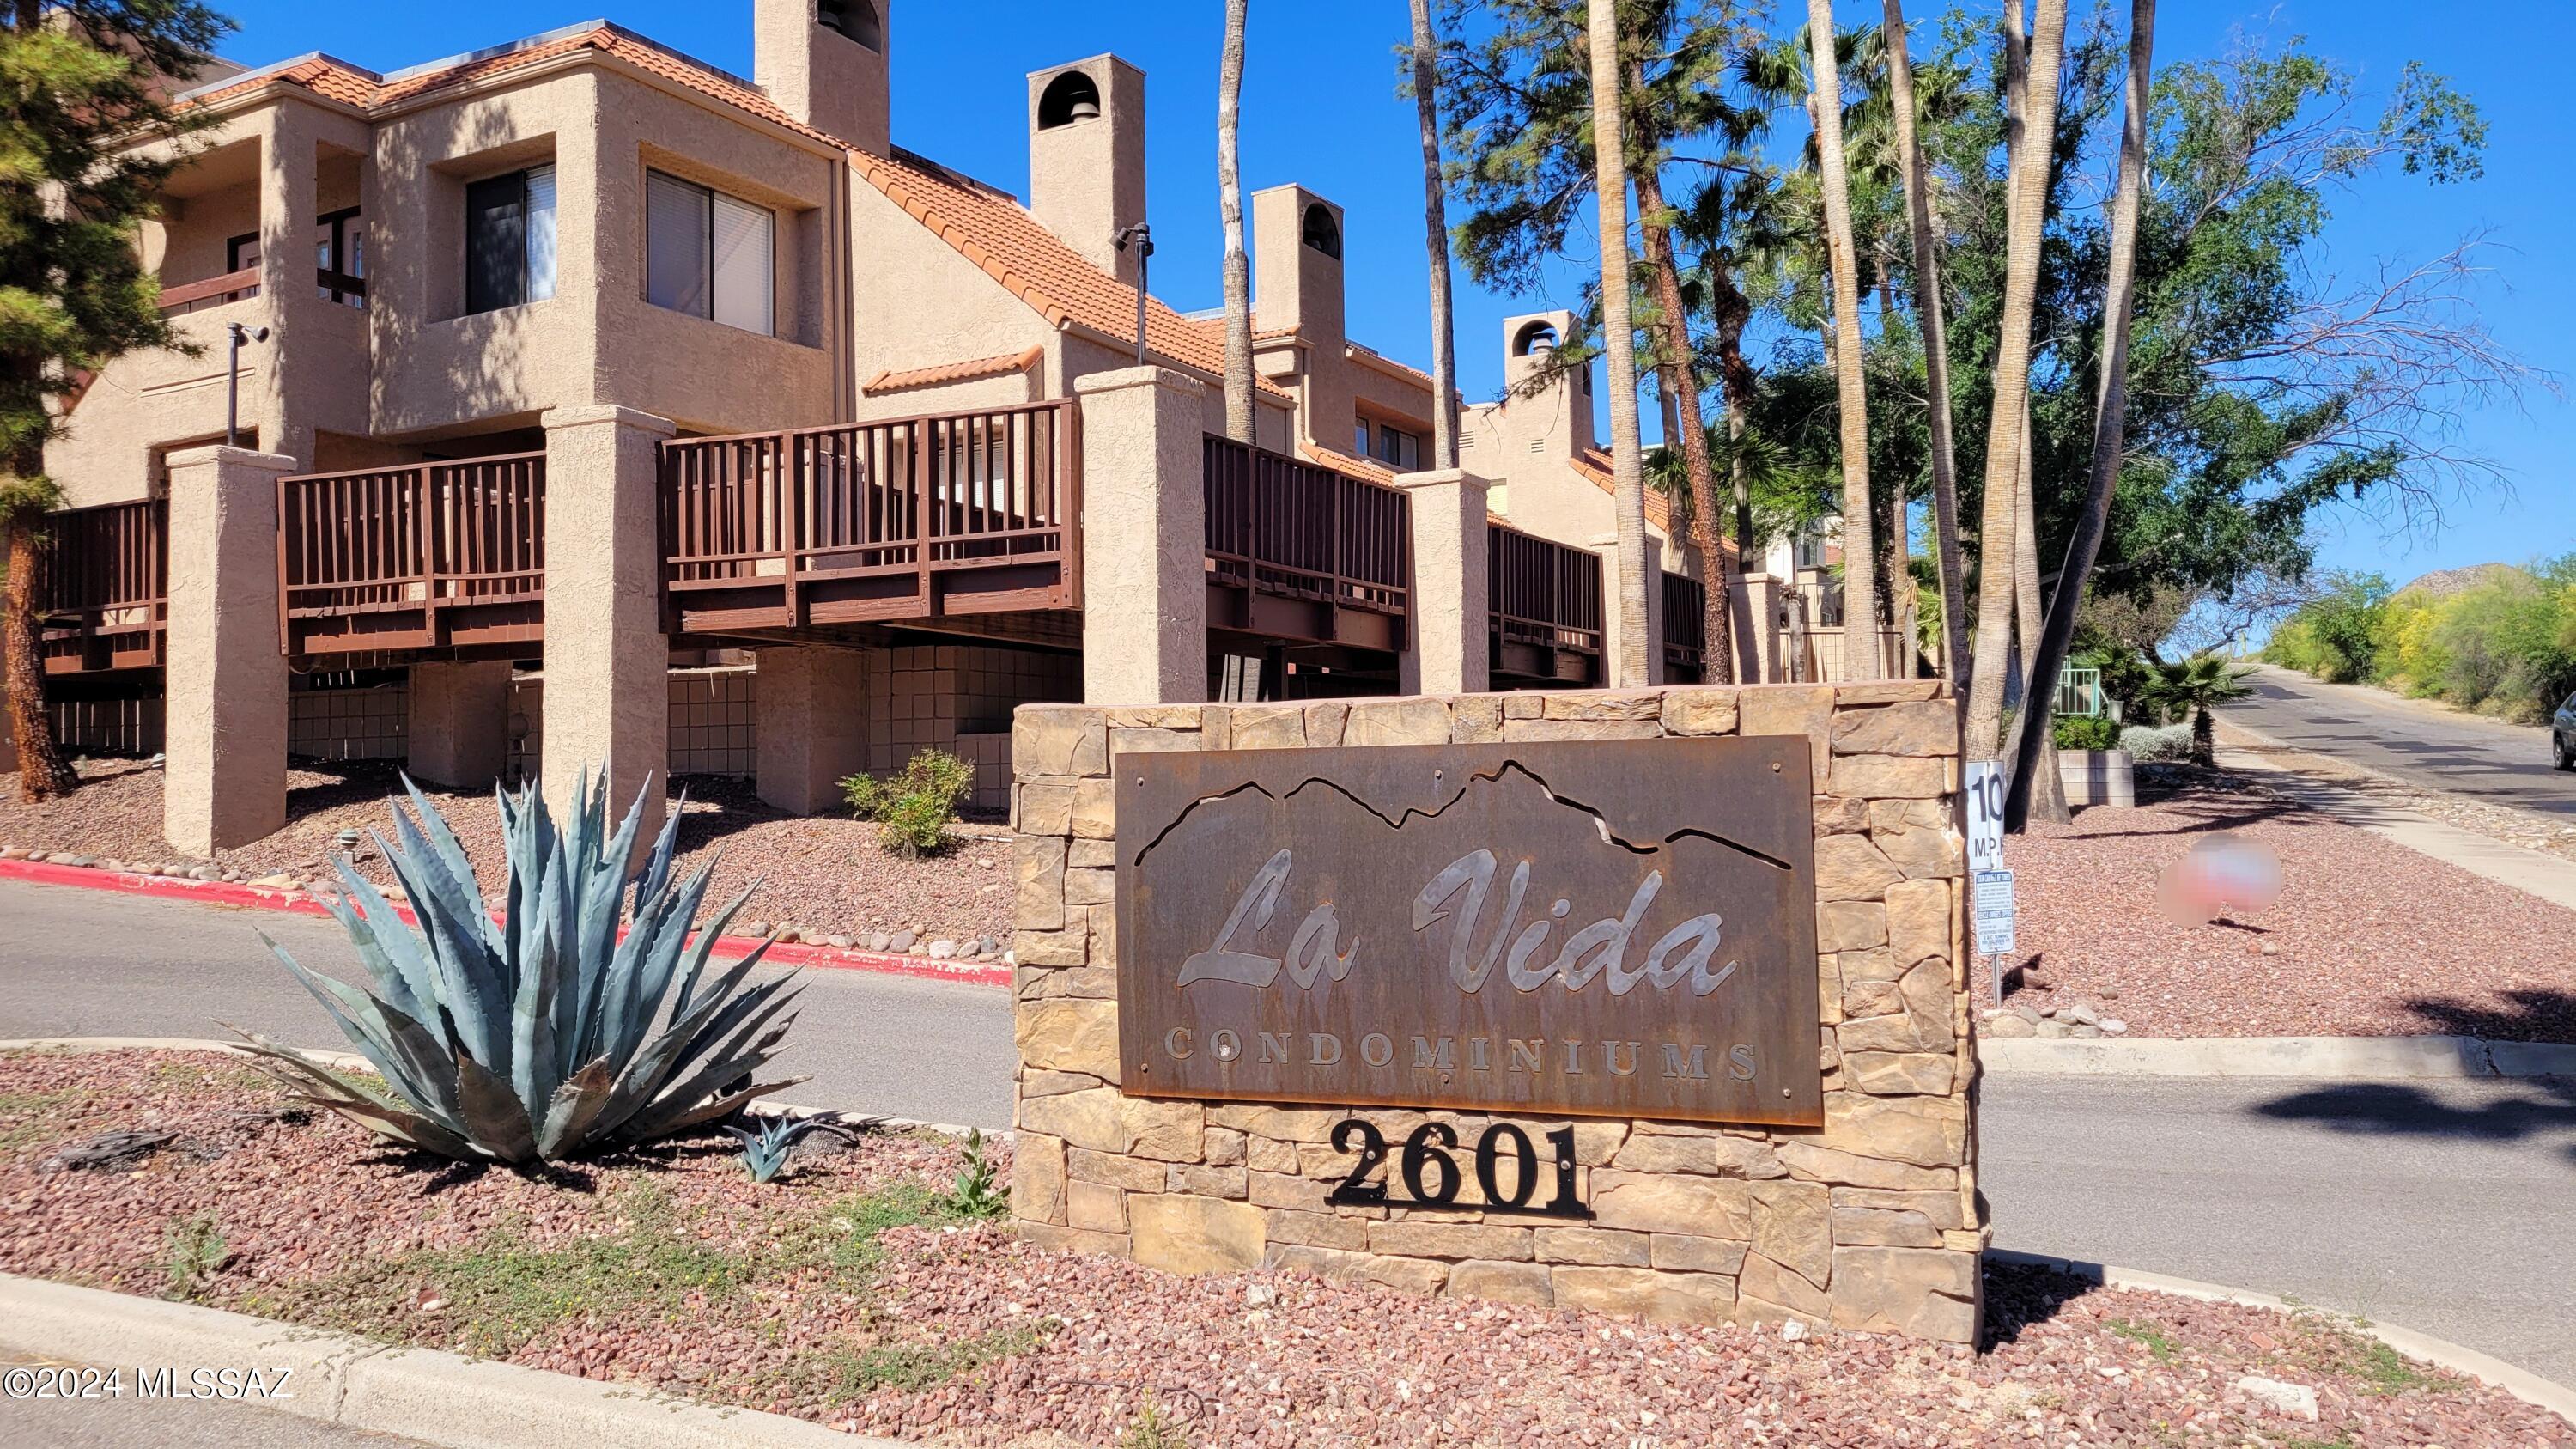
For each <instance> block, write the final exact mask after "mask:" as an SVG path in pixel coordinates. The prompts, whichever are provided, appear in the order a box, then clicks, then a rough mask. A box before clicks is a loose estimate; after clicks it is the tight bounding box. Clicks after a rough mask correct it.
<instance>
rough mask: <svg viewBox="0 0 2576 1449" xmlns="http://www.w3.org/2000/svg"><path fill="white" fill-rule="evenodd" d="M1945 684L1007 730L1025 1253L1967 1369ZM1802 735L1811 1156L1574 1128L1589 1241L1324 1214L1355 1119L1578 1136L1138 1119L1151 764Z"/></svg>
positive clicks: (1502, 1219) (1966, 1055) (1490, 1217)
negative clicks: (1131, 1064)
mask: <svg viewBox="0 0 2576 1449" xmlns="http://www.w3.org/2000/svg"><path fill="white" fill-rule="evenodd" d="M1940 690H1941V686H1940V685H1938V684H1937V683H1936V682H1932V681H1924V682H1921V683H1902V684H1880V685H1852V686H1844V687H1842V688H1840V689H1839V690H1837V689H1836V688H1833V687H1830V686H1768V687H1753V688H1745V689H1728V688H1710V689H1699V688H1675V689H1667V690H1654V691H1641V692H1635V693H1614V692H1606V691H1584V692H1579V693H1536V692H1533V693H1523V694H1513V695H1462V696H1453V697H1446V698H1437V697H1435V698H1414V699H1389V700H1373V701H1359V702H1349V701H1336V702H1330V703H1317V704H1308V705H1303V706H1298V705H1233V706H1228V705H1208V706H1199V705H1186V706H1162V707H1156V708H1149V709H1104V708H1090V707H1076V706H1032V707H1030V708H1027V709H1023V710H1021V711H1020V712H1019V715H1018V717H1017V720H1016V721H1015V725H1014V733H1013V757H1014V763H1015V767H1016V770H1017V775H1018V787H1017V789H1018V793H1017V798H1016V800H1015V802H1014V819H1015V823H1016V826H1017V829H1018V832H1019V833H1018V837H1017V842H1016V868H1017V881H1018V886H1017V889H1018V896H1017V907H1016V911H1017V922H1018V927H1019V929H1018V934H1017V936H1016V938H1015V951H1016V955H1015V958H1014V959H1015V960H1016V961H1017V962H1018V968H1017V971H1016V977H1015V991H1016V995H1017V1000H1018V1005H1017V1037H1018V1043H1019V1052H1020V1068H1019V1072H1018V1076H1017V1079H1016V1080H1017V1094H1016V1095H1017V1106H1016V1111H1015V1122H1016V1125H1017V1126H1018V1128H1019V1136H1018V1139H1017V1146H1016V1148H1015V1153H1014V1158H1013V1167H1012V1214H1013V1216H1014V1218H1015V1219H1016V1220H1017V1227H1018V1230H1019V1231H1020V1232H1021V1233H1022V1234H1023V1235H1024V1236H1027V1237H1030V1238H1033V1239H1036V1240H1038V1241H1040V1242H1043V1243H1047V1244H1050V1245H1053V1246H1056V1247H1061V1248H1068V1249H1073V1250H1078V1251H1086V1252H1105V1253H1114V1254H1118V1255H1121V1256H1129V1257H1134V1258H1136V1259H1138V1260H1139V1261H1141V1262H1145V1263H1149V1264H1153V1265H1156V1266H1161V1267H1165V1268H1169V1269H1172V1270H1175V1271H1182V1272H1203V1271H1211V1270H1214V1271H1226V1270H1240V1269H1246V1268H1252V1267H1255V1266H1269V1267H1283V1268H1296V1269H1302V1270H1306V1271H1310V1272H1313V1273H1317V1274H1319V1275H1321V1276H1324V1277H1327V1278H1339V1279H1365V1280H1372V1281H1378V1282H1387V1283H1394V1284H1398V1285H1401V1286H1406V1287H1410V1288H1414V1289H1417V1290H1420V1291H1424V1292H1441V1293H1448V1294H1452V1295H1458V1296H1467V1297H1484V1298H1496V1299H1504V1300H1508V1301H1513V1302H1520V1303H1530V1304H1537V1305H1549V1304H1553V1305H1556V1306H1559V1307H1585V1308H1601V1309H1610V1310H1615V1311H1622V1312H1631V1313H1641V1314H1645V1315H1647V1316H1650V1317H1656V1318H1663V1319H1676V1320H1685V1321H1692V1322H1715V1321H1725V1320H1738V1321H1773V1320H1780V1319H1791V1318H1794V1319H1801V1320H1805V1321H1808V1322H1811V1323H1831V1324H1834V1325H1836V1326H1839V1327H1844V1328H1854V1329H1867V1330H1880V1331H1895V1332H1903V1333H1909V1334H1916V1335H1920V1336H1923V1337H1928V1338H1934V1339H1940V1340H1946V1341H1949V1342H1954V1343H1968V1342H1973V1341H1974V1340H1975V1338H1976V1333H1977V1320H1978V1306H1979V1305H1978V1293H1979V1287H1978V1281H1979V1280H1978V1274H1977V1261H1978V1253H1979V1251H1980V1250H1981V1248H1982V1246H1983V1242H1984V1231H1983V1229H1984V1224H1983V1222H1982V1219H1981V1216H1980V1212H1979V1207H1978V1202H1977V1193H1976V1156H1975V1133H1974V1131H1973V1126H1972V1108H1971V1102H1970V1096H1969V1087H1970V1083H1971V1081H1972V1080H1973V1077H1974V1073H1975V1057H1974V1053H1973V1042H1972V1040H1971V1038H1970V1028H1969V1021H1970V1013H1969V1009H1968V988H1967V972H1966V967H1965V963H1964V960H1963V953H1962V950H1961V942H1962V939H1963V938H1962V935H1961V930H1960V915H1959V877H1960V872H1961V862H1960V847H1959V837H1958V835H1957V832H1956V831H1955V830H1954V829H1953V828H1952V821H1953V819H1954V807H1955V801H1954V796H1955V792H1956V789H1957V784H1958V763H1957V755H1958V732H1957V723H1956V714H1955V711H1954V708H1953V706H1952V704H1951V702H1950V701H1949V700H1948V699H1947V698H1946V697H1943V695H1942V694H1941V693H1940ZM1735 734H1742V735H1799V734H1803V735H1805V736H1807V738H1808V741H1809V745H1810V747H1811V749H1812V751H1813V758H1814V761H1815V779H1814V781H1813V785H1814V790H1815V793H1814V797H1813V800H1814V806H1813V810H1814V819H1815V831H1816V846H1815V882H1816V897H1817V906H1816V913H1817V949H1818V958H1817V965H1818V971H1819V975H1820V985H1821V988H1822V990H1821V993H1820V1001H1821V1007H1822V1009H1821V1013H1820V1016H1821V1019H1820V1021H1819V1023H1818V1026H1819V1030H1820V1033H1821V1045H1820V1058H1821V1069H1822V1071H1823V1074H1824V1081H1823V1086H1824V1104H1825V1107H1824V1114H1825V1123H1824V1126H1823V1127H1822V1128H1818V1129H1778V1128H1760V1127H1722V1126H1712V1125H1707V1124H1700V1123H1684V1122H1663V1121H1651V1120H1632V1119H1623V1118H1588V1119H1577V1120H1574V1121H1573V1122H1572V1123H1571V1124H1570V1125H1572V1127H1573V1129H1574V1140H1575V1143H1576V1160H1577V1162H1578V1163H1579V1164H1580V1168H1579V1171H1580V1172H1581V1174H1582V1176H1583V1179H1584V1180H1583V1183H1582V1187H1581V1190H1582V1191H1583V1193H1584V1196H1585V1201H1587V1202H1588V1203H1589V1204H1590V1205H1591V1207H1592V1209H1593V1211H1594V1214H1595V1216H1594V1217H1593V1218H1592V1220H1591V1221H1590V1222H1589V1223H1588V1224H1583V1225H1579V1226H1575V1225H1569V1224H1567V1223H1566V1222H1565V1221H1564V1220H1562V1219H1557V1218H1541V1217H1534V1216H1528V1215H1516V1214H1512V1213H1508V1212H1501V1211H1494V1210H1490V1209H1481V1210H1470V1211H1464V1212H1440V1213H1422V1212H1406V1211H1403V1210H1397V1209H1390V1208H1387V1207H1385V1206H1363V1205H1354V1204H1345V1205H1334V1204H1330V1203H1328V1202H1326V1200H1325V1195H1326V1193H1327V1192H1328V1191H1329V1190H1330V1189H1331V1188H1332V1187H1333V1185H1334V1184H1335V1182H1336V1181H1338V1180H1339V1179H1340V1178H1341V1177H1342V1175H1343V1174H1344V1173H1345V1172H1346V1171H1347V1170H1348V1168H1349V1165H1350V1161H1351V1159H1349V1158H1348V1157H1346V1156H1344V1155H1342V1154H1340V1153H1338V1152H1337V1151H1336V1150H1335V1149H1334V1147H1333V1146H1332V1144H1331V1140H1330V1133H1331V1129H1332V1126H1333V1124H1334V1123H1336V1122H1338V1121H1340V1120H1341V1119H1343V1118H1346V1117H1357V1118H1361V1119H1363V1120H1366V1121H1369V1122H1371V1123H1373V1124H1374V1125H1376V1126H1377V1127H1378V1128H1379V1129H1380V1131H1381V1132H1382V1133H1383V1134H1384V1136H1385V1138H1386V1140H1387V1141H1389V1142H1400V1141H1402V1140H1404V1138H1405V1136H1406V1135H1407V1134H1408V1133H1410V1132H1411V1131H1413V1129H1414V1128H1415V1127H1417V1126H1419V1125H1420V1124H1421V1123H1422V1122H1423V1121H1424V1120H1425V1119H1426V1117H1427V1118H1428V1119H1430V1120H1433V1121H1441V1122H1446V1123H1449V1124H1451V1125H1452V1126H1453V1127H1454V1128H1456V1129H1457V1130H1458V1134H1459V1140H1461V1141H1474V1140H1475V1138H1476V1134H1477V1133H1479V1132H1481V1131H1482V1130H1483V1128H1484V1127H1485V1125H1486V1124H1487V1123H1489V1122H1497V1121H1517V1122H1519V1123H1520V1125H1521V1126H1522V1127H1523V1128H1524V1130H1526V1131H1527V1132H1528V1133H1529V1134H1530V1136H1531V1137H1532V1138H1534V1139H1535V1138H1538V1137H1540V1136H1541V1135H1542V1134H1543V1133H1545V1132H1548V1131H1551V1130H1555V1129H1558V1128H1561V1127H1564V1126H1566V1125H1569V1124H1568V1123H1567V1122H1566V1121H1565V1120H1564V1119H1547V1118H1540V1117H1535V1116H1521V1117H1513V1116H1511V1115H1509V1114H1501V1113H1495V1114H1463V1115H1462V1114H1459V1113H1453V1112H1446V1111H1433V1112H1428V1113H1425V1112H1417V1111H1406V1110H1389V1109H1376V1108H1355V1109H1341V1108H1331V1107H1305V1106H1297V1107H1280V1106H1268V1105H1262V1104H1257V1103H1244V1102H1215V1101H1204V1102H1203V1101H1196V1100H1185V1099H1183V1100H1175V1099H1168V1098H1165V1099H1148V1098H1142V1097H1130V1096H1127V1095H1125V1094H1123V1093H1122V1092H1121V1091H1120V1090H1119V1088H1118V1086H1117V1083H1118V1081H1119V1077H1120V1070H1121V1069H1120V1060H1119V1054H1118V1029H1117V1012H1118V1008H1117V987H1118V973H1119V969H1120V956H1119V944H1118V941H1117V939H1116V935H1115V921H1116V909H1117V908H1116V901H1117V893H1118V890H1119V888H1120V885H1119V881H1118V879H1117V871H1118V867H1117V849H1116V845H1115V835H1116V826H1117V821H1116V817H1115V810H1114V804H1113V801H1114V791H1113V788H1112V781H1111V778H1110V774H1111V770H1112V767H1113V765H1114V763H1115V761H1116V760H1117V759H1118V757H1119V756H1120V755H1121V754H1123V753H1125V752H1127V751H1130V750H1196V749H1229V748H1243V749H1250V748H1261V749H1283V748H1301V747H1318V746H1332V745H1359V744H1371V745H1394V744H1437V743H1444V742H1456V743H1488V742H1496V741H1501V742H1509V741H1514V740H1523V739H1531V740H1537V739H1546V740H1566V739H1582V738H1600V739H1623V738H1650V737H1657V736H1666V735H1674V736H1710V735H1735Z"/></svg>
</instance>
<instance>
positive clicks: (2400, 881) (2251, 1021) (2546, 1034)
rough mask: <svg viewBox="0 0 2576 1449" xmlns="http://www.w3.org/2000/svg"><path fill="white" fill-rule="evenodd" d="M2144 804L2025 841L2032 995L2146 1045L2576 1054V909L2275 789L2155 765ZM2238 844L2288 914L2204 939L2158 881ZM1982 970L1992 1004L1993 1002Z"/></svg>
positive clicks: (2025, 968) (2094, 814)
mask: <svg viewBox="0 0 2576 1449" xmlns="http://www.w3.org/2000/svg"><path fill="white" fill-rule="evenodd" d="M2138 799H2139V803H2138V805H2137V806H2136V807H2135V808H2123V807H2115V806H2108V805H2097V806H2093V807H2091V808H2089V809H2086V810H2083V811H2080V812H2078V813H2077V815H2076V817H2075V820H2074V823H2072V824H2071V825H2063V826H2050V825H2034V826H2033V827H2032V830H2031V833H2030V834H2028V835H2026V836H2022V837H2018V838H2016V839H2013V840H2011V841H2008V842H2007V843H2006V845H2005V851H2004V853H2005V859H2006V862H2007V863H2008V864H2009V865H2011V866H2012V868H2013V870H2014V873H2015V878H2016V879H2015V885H2016V888H2017V890H2018V892H2019V894H2020V916H2021V919H2020V923H2019V927H2020V928H2019V932H2018V934H2019V937H2020V943H2019V944H2020V946H2021V950H2022V952H2023V955H2022V957H2021V962H2022V973H2021V985H2020V987H2019V989H2017V990H2015V991H2014V992H2013V993H2012V994H2011V995H2010V996H2008V997H2007V998H2006V1000H2007V1002H2008V1003H2010V1004H2028V1005H2031V1006H2034V1007H2037V1008H2039V1009H2041V1010H2043V1011H2045V1010H2050V1009H2053V1008H2055V1007H2058V1006H2062V1005H2065V1004H2068V1003H2071V1002H2076V1001H2083V1002H2088V1003H2094V1004H2096V1005H2098V1007H2099V1010H2100V1014H2101V1015H2103V1016H2106V1017H2117V1018H2119V1019H2121V1020H2123V1021H2125V1022H2126V1023H2127V1024H2128V1027H2129V1033H2130V1034H2131V1035H2133V1036H2166V1037H2186V1036H2195V1037H2196V1036H2406V1035H2415V1034H2422V1033H2459V1034H2464V1035H2472V1036H2481V1037H2487V1038H2490V1039H2496V1040H2511V1041H2557V1042H2576V958H2571V957H2570V956H2569V954H2568V951H2567V943H2568V942H2569V941H2571V940H2576V912H2570V911H2568V910H2565V909H2563V908H2561V907H2558V906H2554V905H2551V904H2549V903H2548V902H2546V901H2542V900H2540V899H2538V898H2536V897H2533V896H2530V895H2526V894H2524V893H2523V892H2521V891H2518V890H2515V889H2513V888H2512V887H2510V886H2506V885H2502V884H2499V883H2497V882H2494V881H2490V880H2487V879H2485V878H2484V877H2481V876H2476V875H2472V874H2470V873H2469V872H2467V871H2464V870H2461V869H2459V868H2458V867H2456V866H2453V865H2450V864H2448V863H2446V862H2443V861H2440V860H2436V859H2433V858H2432V857H2430V856H2426V855H2422V854H2419V853H2417V852H2415V851H2412V850H2409V849H2407V848H2406V847H2404V846H2402V845H2398V844H2396V843H2395V842H2393V841H2389V840H2384V839H2382V838H2380V837H2379V836H2376V835H2373V834H2371V833H2370V832H2368V831H2366V830H2360V829H2356V828H2354V827H2352V826H2349V825H2344V824H2341V823H2339V822H2337V821H2334V820H2331V819H2328V818H2326V817H2325V816H2323V815H2320V814H2318V813H2316V812H2314V811H2311V810H2307V809H2305V808H2303V807H2301V806H2300V805H2298V804H2297V803H2295V802H2293V801H2290V800H2287V799H2285V798H2283V797H2281V796H2279V795H2276V794H2273V793H2271V792H2269V791H2267V790H2265V789H2264V788H2263V787H2262V785H2261V783H2260V780H2259V778H2257V777H2254V776H2248V775H2236V774H2229V773H2227V772H2224V771H2217V772H2207V771H2197V770H2191V769H2187V768H2183V767H2156V768H2151V769H2142V770H2141V771H2140V781H2139V786H2138ZM2219 831H2225V832H2228V833H2231V834H2233V835H2235V836H2237V837H2239V838H2241V839H2244V840H2248V841H2252V842H2256V843H2259V844H2261V845H2264V846H2268V847H2269V848H2270V849H2271V850H2272V851H2273V852H2274V853H2275V854H2277V855H2278V857H2279V858H2280V862H2281V874H2282V889H2281V896H2280V899H2279V901H2277V902H2276V903H2275V904H2274V905H2272V906H2271V907H2270V908H2268V909H2266V910H2263V911H2260V912H2247V913H2243V914H2242V915H2239V916H2236V917H2233V918H2229V919H2223V920H2220V921H2218V922H2215V923H2212V924H2209V925H2205V926H2197V927H2185V926H2177V925H2175V924H2173V923H2172V922H2170V921H2168V920H2167V919H2165V917H2164V916H2163V915H2161V914H2160V913H2159V912H2158V910H2157V907H2156V881H2157V877H2158V874H2159V873H2160V872H2161V871H2163V870H2164V869H2165V867H2167V866H2168V865H2170V864H2172V863H2173V862H2174V861H2176V860H2178V859H2180V858H2181V857H2182V855H2183V854H2184V852H2186V851H2188V850H2189V849H2190V848H2191V846H2192V844H2193V842H2195V841H2197V840H2201V839H2205V838H2206V837H2208V836H2209V835H2211V834H2213V833H2215V832H2219ZM1989 990H1990V987H1989V985H1988V984H1987V981H1986V973H1985V971H1984V969H1983V967H1982V966H1980V968H1979V984H1978V988H1977V991H1978V996H1977V999H1978V1000H1979V1001H1980V1002H1983V1001H1986V1000H1988V999H1989V998H1988V996H1987V994H1986V993H1987V992H1988V991H1989Z"/></svg>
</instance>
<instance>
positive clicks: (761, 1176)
mask: <svg viewBox="0 0 2576 1449" xmlns="http://www.w3.org/2000/svg"><path fill="white" fill-rule="evenodd" d="M825 1125H827V1119H825V1118H821V1117H790V1116H787V1115H785V1114H784V1113H781V1114H780V1115H778V1116H775V1117H769V1118H765V1119H763V1120H762V1122H761V1124H760V1129H759V1130H758V1131H756V1132H755V1131H746V1130H745V1129H743V1128H740V1127H727V1128H725V1130H726V1131H727V1132H730V1133H732V1134H733V1135H734V1136H735V1138H737V1139H739V1140H740V1141H741V1143H742V1170H743V1171H745V1172H747V1173H750V1174H751V1180H752V1181H754V1182H769V1181H771V1180H773V1179H775V1178H776V1177H777V1176H778V1174H780V1173H782V1172H785V1171H786V1170H787V1159H788V1158H789V1157H790V1156H791V1155H793V1154H794V1153H795V1151H796V1142H797V1139H799V1138H801V1137H803V1136H804V1135H805V1134H806V1133H808V1132H811V1131H814V1130H815V1129H816V1128H819V1127H822V1126H825Z"/></svg>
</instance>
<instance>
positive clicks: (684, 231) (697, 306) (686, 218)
mask: <svg viewBox="0 0 2576 1449" xmlns="http://www.w3.org/2000/svg"><path fill="white" fill-rule="evenodd" d="M644 190H645V198H644V297H645V300H647V301H649V302H651V303H652V304H653V305H654V306H656V307H668V308H670V309H672V310H673V311H676V312H687V313H690V314H691V315H693V316H698V317H707V318H711V319H713V320H715V321H718V322H722V323H723V324H725V325H726V326H728V327H740V328H742V329H743V330H744V331H746V332H757V333H759V334H761V335H762V336H764V337H766V336H769V335H771V331H772V313H773V310H774V309H773V302H772V298H771V282H772V276H771V272H772V268H773V264H774V261H775V257H776V250H775V247H774V244H773V242H772V236H773V229H774V227H775V224H776V223H775V219H774V218H773V217H772V216H771V215H770V213H769V210H768V208H766V207H759V206H754V205H752V204H751V203H750V202H747V201H737V200H735V199H734V198H733V197H730V196H727V195H725V194H724V193H723V192H721V191H710V190H708V189H707V188H706V187H703V186H700V185H697V184H696V183H694V182H688V181H682V180H681V179H680V178H678V177H676V176H665V175H663V174H662V173H661V172H659V171H650V172H646V173H645V178H644Z"/></svg>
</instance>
